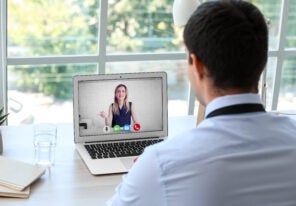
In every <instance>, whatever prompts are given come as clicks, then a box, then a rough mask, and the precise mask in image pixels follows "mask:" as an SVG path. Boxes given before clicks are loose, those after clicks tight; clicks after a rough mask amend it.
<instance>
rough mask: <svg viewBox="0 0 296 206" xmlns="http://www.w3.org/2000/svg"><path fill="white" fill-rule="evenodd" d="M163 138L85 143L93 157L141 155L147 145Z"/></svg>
mask: <svg viewBox="0 0 296 206" xmlns="http://www.w3.org/2000/svg"><path fill="white" fill-rule="evenodd" d="M162 140H163V139H153V140H140V141H130V142H128V141H127V142H112V143H100V144H87V145H84V146H85V148H86V150H87V151H88V153H89V154H90V156H91V158H92V159H103V158H115V157H129V156H139V155H140V154H142V153H143V151H144V149H145V147H147V146H149V145H152V144H155V143H158V142H161V141H162Z"/></svg>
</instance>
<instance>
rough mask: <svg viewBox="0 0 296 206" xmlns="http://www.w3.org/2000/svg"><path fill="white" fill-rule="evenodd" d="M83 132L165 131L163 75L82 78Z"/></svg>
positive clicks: (81, 118)
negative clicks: (106, 78)
mask: <svg viewBox="0 0 296 206" xmlns="http://www.w3.org/2000/svg"><path fill="white" fill-rule="evenodd" d="M78 89H79V92H78V97H79V98H78V111H79V133H80V136H96V135H109V134H112V135H114V134H125V133H135V132H151V131H161V130H162V129H163V125H162V124H163V111H162V110H163V102H162V101H163V99H162V95H163V94H162V92H163V88H162V79H161V78H155V77H153V78H143V79H141V78H139V79H116V80H114V79H111V80H89V81H80V82H79V84H78Z"/></svg>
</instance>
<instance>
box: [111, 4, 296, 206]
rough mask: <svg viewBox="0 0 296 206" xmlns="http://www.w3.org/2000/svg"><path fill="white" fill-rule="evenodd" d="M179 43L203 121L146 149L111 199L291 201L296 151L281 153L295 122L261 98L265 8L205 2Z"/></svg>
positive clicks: (210, 205) (177, 203)
mask: <svg viewBox="0 0 296 206" xmlns="http://www.w3.org/2000/svg"><path fill="white" fill-rule="evenodd" d="M184 42H185V45H186V48H187V55H188V68H187V70H188V71H187V73H188V78H189V80H190V83H191V85H192V88H193V90H194V92H195V95H196V97H197V98H198V100H199V102H200V103H201V104H202V105H204V106H206V111H205V119H204V120H203V121H202V122H201V123H200V124H199V125H198V127H197V128H195V129H193V130H190V131H188V132H186V133H184V134H181V135H179V136H177V137H174V138H172V139H170V140H167V141H164V142H162V143H159V144H156V145H153V146H150V147H148V148H146V150H145V152H144V153H143V154H142V155H141V156H140V157H139V159H138V160H137V162H136V163H135V164H134V166H133V167H132V169H131V170H130V171H129V173H128V174H127V175H125V176H124V177H123V182H122V183H121V184H120V185H119V186H118V187H117V188H116V194H115V195H114V197H113V198H112V199H111V200H110V201H109V204H110V205H129V206H131V205H140V206H145V205H147V206H148V205H151V206H157V205H168V206H171V205H174V206H181V205H182V206H183V205H184V206H188V205H192V206H193V205H197V206H198V205H200V206H218V205H219V206H224V205H225V206H226V205H227V206H232V205H239V206H250V205H252V206H254V205H255V206H257V205H258V206H259V205H260V206H262V205H269V206H270V205H277V206H279V205H296V181H295V179H296V166H295V161H296V160H295V157H294V156H293V155H295V153H293V152H291V155H289V154H290V153H289V152H281V151H286V150H287V151H289V149H290V148H295V147H296V136H295V134H296V122H295V121H293V120H291V119H290V118H288V117H280V116H276V115H273V114H270V113H267V112H265V110H264V107H263V105H262V102H261V100H260V96H259V95H258V81H259V78H260V75H261V73H262V71H263V69H264V67H265V65H266V61H267V51H268V31H267V25H266V22H265V19H264V17H263V15H262V13H261V12H260V11H259V10H258V9H257V8H256V7H255V6H254V5H252V4H251V3H248V2H244V1H234V0H225V1H223V0H221V1H212V2H206V3H204V4H202V5H200V6H199V7H198V8H197V10H196V11H195V12H194V13H193V15H192V16H191V18H190V19H189V21H188V23H187V25H186V26H185V30H184ZM287 154H288V155H287ZM292 156H293V157H292ZM225 157H226V159H227V158H229V159H227V160H226V161H222V162H220V163H219V159H222V160H223V158H225ZM216 162H218V163H216Z"/></svg>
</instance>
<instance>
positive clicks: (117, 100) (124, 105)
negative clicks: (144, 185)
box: [100, 84, 137, 127]
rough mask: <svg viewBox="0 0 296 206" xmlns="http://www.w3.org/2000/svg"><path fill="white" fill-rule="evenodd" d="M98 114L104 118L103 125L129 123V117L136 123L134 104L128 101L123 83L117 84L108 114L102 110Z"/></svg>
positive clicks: (112, 125)
mask: <svg viewBox="0 0 296 206" xmlns="http://www.w3.org/2000/svg"><path fill="white" fill-rule="evenodd" d="M100 116H101V117H102V118H104V119H105V125H107V126H111V127H114V126H115V125H119V126H120V127H123V126H124V125H131V119H132V120H133V123H134V125H135V124H137V120H136V115H135V109H134V104H132V102H129V101H128V90H127V87H126V86H125V85H124V84H119V85H117V87H116V88H115V91H114V102H113V103H112V104H111V105H110V107H109V112H108V116H107V115H106V113H105V112H104V111H101V112H100Z"/></svg>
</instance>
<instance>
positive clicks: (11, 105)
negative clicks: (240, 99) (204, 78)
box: [0, 0, 296, 125]
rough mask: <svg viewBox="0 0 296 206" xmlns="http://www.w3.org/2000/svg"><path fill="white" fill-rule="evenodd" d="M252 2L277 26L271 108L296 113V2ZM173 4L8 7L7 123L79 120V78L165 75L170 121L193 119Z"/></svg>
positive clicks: (86, 1)
mask: <svg viewBox="0 0 296 206" xmlns="http://www.w3.org/2000/svg"><path fill="white" fill-rule="evenodd" d="M251 2H253V3H255V4H256V5H257V6H258V7H259V8H260V9H261V10H262V11H263V13H264V15H265V16H266V18H267V19H268V20H269V21H270V28H269V45H270V51H269V60H268V65H267V67H266V85H267V87H266V106H267V109H268V110H271V109H293V108H292V105H293V104H294V105H295V103H296V97H295V95H296V92H295V91H296V88H295V87H296V85H295V81H296V75H295V72H296V69H295V67H294V66H293V65H295V61H296V58H295V56H296V49H295V46H296V43H295V42H296V29H295V27H293V26H292V25H295V21H296V18H295V14H296V13H295V11H296V9H295V7H296V2H294V1H286V0H283V1H279V0H272V1H265V0H251ZM172 5H173V0H157V1H147V0H139V1H128V0H83V1H82V0H66V1H59V0H25V1H24V0H9V1H7V0H4V1H1V3H0V11H1V12H0V23H1V24H0V25H1V26H0V41H1V45H2V46H1V48H0V58H1V65H0V78H1V80H3V82H4V84H2V85H0V96H1V102H0V105H6V106H7V108H8V112H9V113H10V115H9V117H8V124H9V125H16V124H30V123H39V122H45V121H46V122H72V113H73V112H72V77H73V76H74V75H76V74H100V73H115V72H122V73H124V72H139V71H166V72H167V73H168V91H169V93H168V95H169V115H170V116H173V115H186V114H194V113H195V112H196V111H195V110H194V108H196V107H197V106H198V103H195V99H194V97H193V94H192V92H190V86H189V82H188V80H187V76H186V64H187V61H186V55H185V52H184V45H183V43H182V31H183V28H180V27H176V26H174V24H173V18H172ZM61 11H62V12H61ZM263 79H264V78H263ZM288 105H289V106H288Z"/></svg>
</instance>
